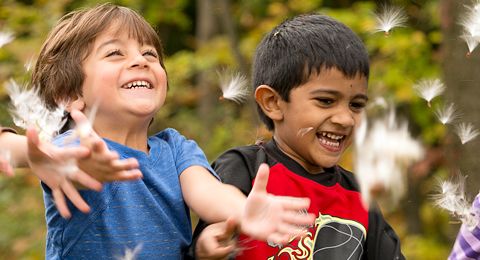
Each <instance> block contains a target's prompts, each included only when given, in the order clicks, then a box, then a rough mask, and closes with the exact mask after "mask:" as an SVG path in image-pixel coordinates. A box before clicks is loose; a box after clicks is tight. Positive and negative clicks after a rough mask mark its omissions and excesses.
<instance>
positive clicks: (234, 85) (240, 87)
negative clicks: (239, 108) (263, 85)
mask: <svg viewBox="0 0 480 260" xmlns="http://www.w3.org/2000/svg"><path fill="white" fill-rule="evenodd" d="M220 87H221V89H222V92H223V95H222V97H221V99H229V100H232V101H233V102H235V103H238V104H240V103H243V102H244V101H245V100H246V99H247V98H248V96H249V95H250V90H249V89H248V85H247V78H246V77H245V76H244V75H242V74H240V73H236V74H230V73H224V74H220Z"/></svg>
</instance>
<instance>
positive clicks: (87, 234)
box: [42, 129, 216, 259]
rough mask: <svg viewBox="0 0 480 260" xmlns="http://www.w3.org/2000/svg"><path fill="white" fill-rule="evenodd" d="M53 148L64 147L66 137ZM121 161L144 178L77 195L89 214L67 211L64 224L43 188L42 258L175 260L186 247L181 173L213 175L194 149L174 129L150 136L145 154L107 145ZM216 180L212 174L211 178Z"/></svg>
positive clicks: (187, 233) (187, 231)
mask: <svg viewBox="0 0 480 260" xmlns="http://www.w3.org/2000/svg"><path fill="white" fill-rule="evenodd" d="M71 134H72V132H71V131H69V132H66V133H65V134H62V135H60V136H58V137H57V138H56V139H55V141H54V143H55V144H57V145H59V146H64V145H65V144H64V143H65V141H64V140H65V137H67V136H68V135H71ZM105 141H106V143H107V145H108V148H109V149H110V150H114V151H116V152H118V153H119V155H120V158H129V157H134V158H136V159H137V160H138V162H139V164H140V170H141V171H142V173H143V178H142V179H140V180H135V181H124V182H111V183H105V184H104V186H103V190H102V191H101V192H96V191H88V190H85V191H81V195H82V197H83V198H84V199H85V201H86V202H87V203H88V204H89V205H90V207H91V212H90V213H88V214H84V213H81V212H80V211H78V210H77V209H76V208H74V207H72V205H69V206H70V210H71V212H72V217H71V218H70V219H64V218H62V217H61V216H60V214H59V212H58V211H57V209H56V208H55V205H54V203H53V197H52V194H51V190H50V189H49V188H48V187H47V186H46V185H43V184H42V187H43V189H44V200H45V209H46V213H45V214H46V221H47V228H48V229H47V248H46V258H47V259H119V258H120V257H121V256H123V255H125V252H126V250H130V251H132V250H134V248H137V250H138V254H137V258H136V259H180V258H181V256H182V254H183V251H184V250H185V249H186V248H187V247H188V245H189V244H190V243H191V239H192V238H191V234H192V231H191V223H190V214H189V209H188V207H187V206H186V204H185V202H184V200H183V196H182V190H181V187H180V180H179V177H180V174H181V173H182V172H183V171H184V170H185V169H187V168H188V167H190V166H193V165H198V166H203V167H205V168H206V169H208V170H209V171H210V172H212V173H213V174H214V175H215V173H214V172H213V170H212V169H211V168H210V165H209V163H208V161H207V159H206V157H205V155H204V153H203V152H202V150H200V148H199V147H198V145H197V144H196V143H195V142H194V141H192V140H187V139H185V137H183V136H182V135H180V134H179V133H178V132H177V131H176V130H174V129H165V130H164V131H162V132H159V133H157V134H156V135H154V136H151V137H149V139H148V146H149V148H150V151H149V154H146V153H144V152H141V151H138V150H135V149H131V148H129V147H127V146H124V145H121V144H118V143H115V142H113V141H110V140H106V139H105ZM215 176H216V175H215Z"/></svg>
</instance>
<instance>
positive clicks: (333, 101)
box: [272, 69, 368, 173]
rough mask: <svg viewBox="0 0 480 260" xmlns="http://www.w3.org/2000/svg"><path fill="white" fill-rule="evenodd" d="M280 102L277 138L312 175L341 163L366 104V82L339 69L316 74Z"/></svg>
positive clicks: (280, 146) (360, 77) (286, 150)
mask: <svg viewBox="0 0 480 260" xmlns="http://www.w3.org/2000/svg"><path fill="white" fill-rule="evenodd" d="M289 98H290V100H289V102H286V101H284V100H282V99H279V101H278V112H279V113H278V118H276V119H274V120H273V121H274V124H275V130H274V138H275V141H276V142H277V144H278V146H279V148H280V149H281V150H282V151H283V152H285V153H286V154H287V155H288V156H290V157H291V158H293V159H294V160H295V161H297V162H298V163H300V164H301V165H302V166H303V167H304V168H305V169H306V170H307V171H309V172H311V173H318V172H321V171H322V169H323V168H328V167H332V166H334V165H335V164H337V163H338V161H339V160H340V157H341V155H342V154H343V152H344V151H345V149H346V148H347V147H348V146H349V145H350V144H351V143H352V138H353V135H354V129H355V127H356V126H358V125H359V123H360V119H361V113H362V112H363V110H364V107H365V105H366V103H367V100H368V98H367V79H366V78H365V77H363V76H356V77H354V78H352V79H349V78H347V77H345V76H344V75H343V73H342V72H340V71H339V70H337V69H329V70H323V71H322V72H321V73H320V74H313V75H312V76H311V77H310V79H309V81H308V82H306V83H305V84H303V85H301V86H299V87H297V88H294V89H293V90H291V91H290V96H289ZM272 119H273V118H272Z"/></svg>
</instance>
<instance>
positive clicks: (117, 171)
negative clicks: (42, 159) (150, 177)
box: [70, 110, 142, 182]
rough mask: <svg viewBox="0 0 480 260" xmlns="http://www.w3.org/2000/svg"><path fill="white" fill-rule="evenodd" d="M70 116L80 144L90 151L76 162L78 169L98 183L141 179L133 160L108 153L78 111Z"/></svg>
mask: <svg viewBox="0 0 480 260" xmlns="http://www.w3.org/2000/svg"><path fill="white" fill-rule="evenodd" d="M70 115H71V116H72V118H73V120H75V123H76V124H77V129H76V130H77V135H78V136H79V137H80V143H81V145H82V146H85V147H87V148H89V149H90V150H91V154H90V156H88V157H85V158H81V159H79V160H78V167H79V168H80V169H81V170H82V171H84V172H86V173H88V174H89V175H90V176H92V177H93V178H95V179H96V180H98V181H100V182H111V181H128V180H136V179H139V178H141V177H142V172H141V171H140V170H139V169H138V166H139V165H138V161H137V160H136V159H135V158H128V159H124V160H120V159H119V155H118V153H116V152H114V151H110V150H109V149H108V147H107V144H106V143H105V141H104V140H103V139H102V138H100V137H99V136H98V135H97V134H96V133H95V131H93V129H92V128H91V125H90V122H89V121H88V119H87V117H85V115H84V114H83V113H82V112H80V111H79V110H73V111H72V112H71V113H70Z"/></svg>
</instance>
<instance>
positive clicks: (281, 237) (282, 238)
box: [267, 232, 290, 246]
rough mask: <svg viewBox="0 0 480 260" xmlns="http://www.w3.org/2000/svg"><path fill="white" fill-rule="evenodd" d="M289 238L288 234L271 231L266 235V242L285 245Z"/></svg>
mask: <svg viewBox="0 0 480 260" xmlns="http://www.w3.org/2000/svg"><path fill="white" fill-rule="evenodd" d="M289 239H290V236H289V235H285V234H280V233H276V232H275V233H272V234H270V235H269V236H268V237H267V241H268V243H269V244H270V243H273V244H275V245H281V246H283V245H285V244H287V243H288V241H289Z"/></svg>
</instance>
